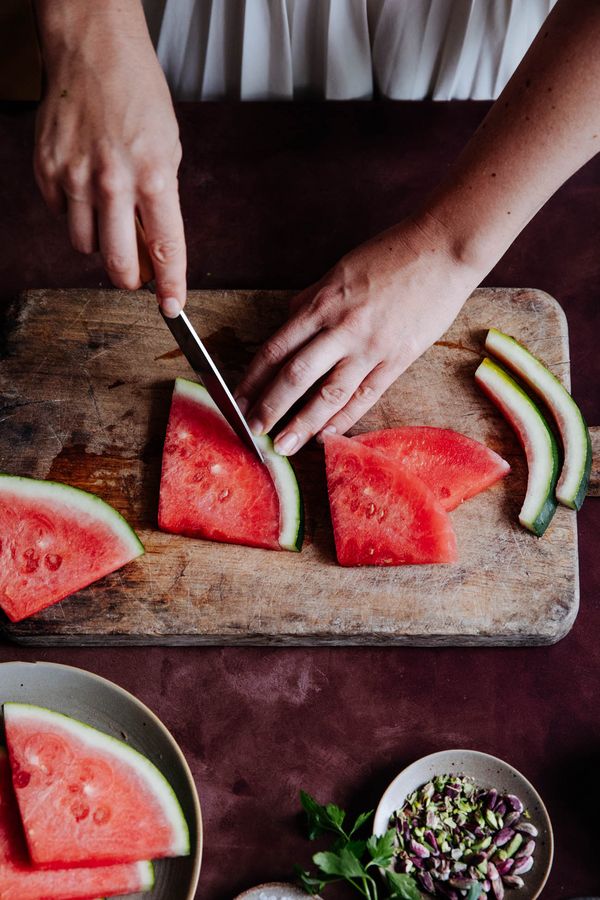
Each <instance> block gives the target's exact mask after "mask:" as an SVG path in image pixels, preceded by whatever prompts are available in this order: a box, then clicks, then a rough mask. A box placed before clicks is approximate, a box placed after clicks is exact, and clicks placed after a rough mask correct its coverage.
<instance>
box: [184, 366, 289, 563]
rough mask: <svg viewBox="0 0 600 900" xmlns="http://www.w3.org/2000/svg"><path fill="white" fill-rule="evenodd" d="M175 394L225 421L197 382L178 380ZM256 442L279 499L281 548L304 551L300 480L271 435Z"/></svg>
mask: <svg viewBox="0 0 600 900" xmlns="http://www.w3.org/2000/svg"><path fill="white" fill-rule="evenodd" d="M175 394H179V395H180V396H184V397H187V399H188V400H191V401H192V402H194V403H199V404H201V405H202V406H206V407H207V408H208V409H210V410H211V411H212V412H215V413H217V415H219V416H221V418H224V416H223V414H222V412H221V411H220V410H219V408H218V407H217V405H216V404H215V402H214V401H213V399H212V398H211V396H210V394H209V393H208V391H207V390H206V388H205V387H203V385H201V384H198V383H197V382H195V381H188V379H187V378H176V379H175ZM232 431H233V429H232ZM256 441H257V443H258V445H259V447H260V449H261V450H262V453H263V457H264V461H265V465H266V467H267V469H268V470H269V474H270V476H271V478H272V480H273V484H274V485H275V490H276V491H277V496H278V499H279V536H278V541H279V546H280V547H281V548H282V549H283V550H292V551H298V550H300V548H301V547H302V540H303V537H304V505H303V503H302V495H301V494H300V488H299V486H298V479H297V478H296V474H295V472H294V469H293V468H292V465H291V463H290V461H289V460H288V459H287V457H285V456H280V455H279V453H276V452H275V449H274V447H273V441H272V440H271V438H270V437H269V436H268V435H266V434H263V435H261V436H260V437H257V438H256Z"/></svg>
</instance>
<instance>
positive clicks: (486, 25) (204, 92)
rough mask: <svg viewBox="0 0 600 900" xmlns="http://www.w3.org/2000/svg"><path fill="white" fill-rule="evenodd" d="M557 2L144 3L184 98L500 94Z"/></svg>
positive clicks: (346, 0)
mask: <svg viewBox="0 0 600 900" xmlns="http://www.w3.org/2000/svg"><path fill="white" fill-rule="evenodd" d="M555 2H556V0H143V3H144V8H145V11H146V16H147V19H148V24H149V28H150V32H151V34H152V36H153V39H154V41H155V44H156V48H157V53H158V57H159V59H160V62H161V64H162V66H163V68H164V71H165V73H166V75H167V79H168V81H169V84H170V86H171V90H172V91H173V94H174V96H175V97H176V98H177V99H180V100H215V99H222V98H227V97H229V98H239V99H242V100H268V99H292V98H293V97H302V96H305V95H311V96H318V97H323V98H326V99H329V100H349V99H369V98H371V97H372V96H373V93H374V91H379V92H380V93H381V94H383V95H384V96H386V97H390V98H392V99H396V100H422V99H424V98H426V97H431V98H433V99H434V100H455V99H456V100H463V99H469V98H470V99H477V100H488V99H495V98H496V97H497V96H498V94H499V93H500V92H501V90H502V88H503V87H504V85H505V84H506V82H507V81H508V79H509V78H510V76H511V75H512V73H513V71H514V70H515V68H516V67H517V65H518V64H519V62H520V60H521V59H522V57H523V55H524V53H525V51H526V50H527V48H528V47H529V45H530V44H531V42H532V40H533V38H534V37H535V35H536V33H537V31H538V30H539V28H540V27H541V25H542V23H543V21H544V19H545V18H546V16H547V15H548V13H549V11H550V9H551V8H552V6H553V5H554V3H555Z"/></svg>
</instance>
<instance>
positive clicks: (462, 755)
mask: <svg viewBox="0 0 600 900" xmlns="http://www.w3.org/2000/svg"><path fill="white" fill-rule="evenodd" d="M448 773H449V774H457V775H468V776H469V777H470V778H472V779H473V780H474V781H475V783H476V784H478V785H480V786H481V787H484V788H493V787H494V788H496V789H497V790H498V791H499V792H502V793H509V794H516V795H517V797H520V799H521V800H522V801H523V803H524V804H525V808H526V809H528V810H529V812H530V814H531V821H532V822H533V824H534V825H535V826H536V828H537V829H538V831H539V836H538V837H537V838H536V850H535V856H534V858H535V863H534V865H533V868H532V869H531V870H530V871H529V872H527V874H526V875H523V880H524V881H525V887H524V888H522V889H521V890H519V891H515V892H514V896H515V900H516V898H517V897H518V900H535V898H536V897H539V896H540V894H541V892H542V889H543V887H544V885H545V884H546V881H547V879H548V875H549V874H550V868H551V866H552V857H553V855H554V840H553V836H552V825H551V824H550V818H549V816H548V812H547V810H546V807H545V806H544V804H543V802H542V799H541V797H540V795H539V794H538V792H537V791H536V790H535V788H534V787H533V786H532V785H531V784H530V783H529V782H528V781H527V779H526V778H525V777H524V776H523V775H521V773H520V772H518V771H517V770H516V769H513V767H512V766H510V765H509V764H508V763H505V762H503V761H502V760H501V759H497V758H496V757H495V756H489V755H488V754H487V753H479V752H478V751H476V750H442V751H441V752H440V753H432V754H431V755H430V756H424V757H423V758H422V759H418V760H417V761H416V762H414V763H413V764H412V765H411V766H408V768H407V769H404V771H403V772H400V774H399V775H398V776H397V777H396V778H395V779H394V780H393V781H392V783H391V784H390V786H389V787H388V788H387V790H386V791H385V793H384V794H383V797H382V798H381V800H380V801H379V806H378V807H377V809H376V811H375V818H374V820H373V831H374V833H375V834H383V832H385V831H386V829H387V825H388V822H389V818H390V816H391V814H392V813H393V812H394V811H395V810H396V809H398V808H399V807H401V806H402V804H403V803H404V801H405V800H406V797H407V796H408V795H409V794H411V793H412V792H413V791H414V790H416V789H417V788H419V787H421V785H423V784H425V783H426V782H427V781H429V780H430V778H433V776H434V775H445V774H448ZM512 894H513V892H512V891H507V893H506V896H507V898H508V897H512Z"/></svg>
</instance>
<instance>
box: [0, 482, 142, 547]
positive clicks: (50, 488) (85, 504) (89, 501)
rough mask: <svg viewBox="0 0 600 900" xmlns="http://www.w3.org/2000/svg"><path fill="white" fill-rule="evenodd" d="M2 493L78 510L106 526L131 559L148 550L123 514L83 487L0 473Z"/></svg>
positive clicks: (0, 490) (0, 489) (0, 491)
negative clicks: (129, 554) (127, 551)
mask: <svg viewBox="0 0 600 900" xmlns="http://www.w3.org/2000/svg"><path fill="white" fill-rule="evenodd" d="M0 493H5V494H15V495H16V496H18V497H24V498H27V499H30V500H36V501H47V502H49V503H57V504H60V505H61V506H64V507H65V508H66V509H68V510H77V511H79V512H82V513H85V514H86V515H89V516H90V518H92V519H96V520H98V521H101V522H103V523H104V524H105V525H107V526H108V527H109V528H110V529H111V531H112V532H113V533H114V534H115V536H116V537H117V538H118V539H119V540H120V541H121V542H122V543H123V544H124V545H125V547H127V548H128V550H129V551H130V553H131V559H134V558H135V557H136V556H141V555H142V554H143V553H144V552H145V550H144V545H143V544H142V542H141V541H140V539H139V538H138V536H137V534H136V533H135V531H134V530H133V528H132V527H131V526H130V525H129V523H128V522H127V520H126V519H124V518H123V516H122V515H121V513H119V512H117V510H116V509H115V508H114V507H113V506H111V505H110V504H109V503H106V501H105V500H101V499H100V497H97V496H96V494H90V493H89V492H88V491H82V490H81V489H80V488H75V487H71V485H69V484H62V483H61V482H59V481H42V480H40V479H38V478H27V477H25V476H23V475H9V474H7V473H4V472H0Z"/></svg>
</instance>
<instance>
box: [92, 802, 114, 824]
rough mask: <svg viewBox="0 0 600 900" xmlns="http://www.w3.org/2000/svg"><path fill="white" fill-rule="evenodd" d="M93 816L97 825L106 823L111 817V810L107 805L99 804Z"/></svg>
mask: <svg viewBox="0 0 600 900" xmlns="http://www.w3.org/2000/svg"><path fill="white" fill-rule="evenodd" d="M93 818H94V822H95V823H96V825H104V824H105V823H106V822H108V820H109V819H110V810H109V809H107V808H106V806H99V807H98V809H97V810H96V812H95V813H94V816H93Z"/></svg>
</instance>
